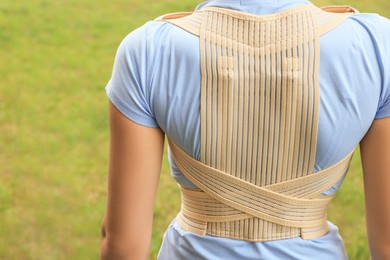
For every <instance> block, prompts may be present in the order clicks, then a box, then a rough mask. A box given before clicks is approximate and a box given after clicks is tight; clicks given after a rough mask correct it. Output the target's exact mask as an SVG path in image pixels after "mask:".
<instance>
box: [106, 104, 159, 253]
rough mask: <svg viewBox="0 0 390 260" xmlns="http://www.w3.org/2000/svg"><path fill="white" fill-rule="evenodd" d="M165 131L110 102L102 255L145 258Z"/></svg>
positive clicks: (149, 237)
mask: <svg viewBox="0 0 390 260" xmlns="http://www.w3.org/2000/svg"><path fill="white" fill-rule="evenodd" d="M163 148H164V133H163V132H162V131H161V130H160V129H159V128H150V127H145V126H141V125H139V124H137V123H135V122H133V121H131V120H129V119H128V118H126V117H125V116H124V115H122V113H120V112H119V111H118V110H117V108H116V107H115V106H114V105H113V104H112V103H110V156H109V167H108V198H107V209H106V215H105V217H104V220H103V226H102V241H101V251H100V257H101V259H110V260H114V259H137V260H138V259H146V257H147V255H148V249H149V244H150V239H151V234H152V222H153V204H154V200H155V195H156V189H157V184H158V180H159V176H160V169H161V162H162V154H163Z"/></svg>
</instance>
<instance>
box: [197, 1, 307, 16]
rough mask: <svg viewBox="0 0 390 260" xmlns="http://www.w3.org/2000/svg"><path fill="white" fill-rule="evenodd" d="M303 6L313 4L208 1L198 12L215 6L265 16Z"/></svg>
mask: <svg viewBox="0 0 390 260" xmlns="http://www.w3.org/2000/svg"><path fill="white" fill-rule="evenodd" d="M302 4H311V3H310V2H309V1H308V0H206V1H205V2H203V3H201V4H199V5H198V6H197V8H196V10H200V9H203V8H205V7H209V6H214V7H221V8H228V9H233V10H237V11H241V12H247V13H251V14H257V15H264V14H271V13H277V12H282V11H284V10H286V9H289V8H292V7H295V6H297V5H302Z"/></svg>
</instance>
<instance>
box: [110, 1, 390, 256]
mask: <svg viewBox="0 0 390 260" xmlns="http://www.w3.org/2000/svg"><path fill="white" fill-rule="evenodd" d="M274 2H275V3H277V1H272V3H271V2H270V1H245V3H244V1H241V2H239V1H219V0H216V1H208V2H206V3H204V4H202V5H201V6H199V9H200V8H204V7H206V6H218V7H224V8H231V9H235V10H239V11H244V12H250V13H253V14H257V15H263V14H267V13H275V12H280V11H283V10H285V9H287V8H291V7H293V6H295V5H299V4H308V2H306V1H294V0H291V1H288V0H284V1H279V3H278V4H274ZM242 3H243V4H242ZM389 24H390V23H389V21H388V20H386V19H384V18H381V17H379V16H376V15H366V14H358V15H354V16H353V17H351V18H349V19H348V20H347V21H345V22H344V23H343V24H341V25H339V26H338V27H337V28H335V29H333V30H332V31H331V32H329V33H327V34H325V35H323V36H322V37H321V38H320V40H321V59H320V73H319V81H320V112H319V127H318V139H317V151H316V159H315V170H316V171H319V170H322V169H324V168H327V167H329V166H331V165H333V164H334V163H336V162H337V161H339V160H340V159H342V158H343V157H344V156H346V155H347V154H348V153H349V152H350V151H351V150H353V148H354V147H356V146H357V145H358V144H359V142H360V140H361V139H362V138H363V136H364V135H365V133H366V132H367V130H368V129H369V127H370V125H371V124H372V122H373V120H374V119H375V118H383V117H387V116H389V115H390V75H389V74H388V71H390V69H389V68H390V61H389V59H387V60H386V59H382V58H381V57H389V55H390V48H389V43H390V36H389V35H390V25H389ZM382 30H383V31H382ZM385 30H387V32H386V31H385ZM385 37H387V39H386V38H385ZM199 62H200V57H199V39H198V38H197V37H196V36H194V35H191V34H189V33H188V32H186V31H184V30H182V29H180V28H178V27H175V26H173V25H171V24H169V23H164V22H157V21H154V22H149V23H147V24H146V25H144V26H143V27H141V28H140V29H138V30H137V31H135V32H133V33H132V34H130V35H129V36H128V37H127V38H126V39H125V40H124V42H123V43H122V44H121V47H120V49H119V51H118V55H117V60H116V63H115V68H114V73H113V76H112V79H111V81H110V83H109V85H108V86H107V92H108V95H109V97H110V99H111V101H112V102H113V104H114V105H115V106H116V107H117V108H118V109H119V110H120V111H121V112H122V113H123V114H125V115H126V116H127V117H129V118H130V119H131V120H133V121H135V122H136V123H138V124H141V125H145V126H150V127H160V128H161V129H162V130H163V131H164V132H165V133H166V134H167V135H168V136H169V137H170V138H171V139H172V140H174V141H175V142H176V143H177V144H178V145H179V146H180V147H181V148H182V149H183V150H185V151H186V152H187V153H188V154H190V155H192V156H193V157H195V158H199V149H200V145H199V143H200V140H199V138H200V115H199V108H200V84H201V83H200V82H201V76H200V67H199ZM170 163H171V169H172V174H173V176H174V177H175V179H176V180H177V181H178V182H179V183H180V184H181V185H182V186H185V187H190V188H191V187H192V188H193V187H194V185H193V184H192V183H191V182H190V181H189V180H188V179H187V178H185V177H184V176H183V174H182V173H181V172H180V170H179V169H178V168H177V167H176V165H175V163H174V161H173V160H172V159H171V160H170ZM336 186H337V185H336ZM335 189H337V187H334V188H333V189H330V190H329V191H327V193H332V192H334V190H335ZM313 255H316V258H318V259H343V258H346V256H345V252H344V249H343V246H342V242H341V239H340V237H339V235H338V231H337V228H336V227H335V226H333V225H331V231H330V232H329V233H328V234H327V235H325V236H323V237H320V238H317V239H314V240H302V239H301V238H292V239H285V240H276V241H269V242H259V243H249V242H245V241H239V240H231V239H227V238H217V237H212V236H207V235H206V236H197V235H195V234H192V233H189V232H186V231H184V230H183V229H181V227H179V226H178V225H177V223H176V222H173V223H172V224H171V226H170V227H169V228H168V230H167V233H166V234H165V238H164V242H163V246H162V249H161V252H160V258H161V259H176V258H177V259H182V258H206V259H219V258H221V259H222V258H225V259H226V258H228V259H251V258H253V259H283V258H286V259H293V258H299V259H304V258H305V256H306V257H307V258H308V259H311V258H312V256H313Z"/></svg>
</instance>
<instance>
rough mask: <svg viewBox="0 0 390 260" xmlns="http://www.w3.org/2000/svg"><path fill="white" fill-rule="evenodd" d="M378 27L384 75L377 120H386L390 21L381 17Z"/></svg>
mask: <svg viewBox="0 0 390 260" xmlns="http://www.w3.org/2000/svg"><path fill="white" fill-rule="evenodd" d="M377 26H378V29H379V33H378V35H377V37H378V41H377V48H378V53H377V56H378V59H379V65H380V69H381V75H382V86H381V87H382V89H381V94H380V97H379V104H378V111H377V114H376V116H375V118H384V117H389V116H390V58H389V57H390V20H389V19H386V18H384V17H381V16H379V17H378V25H377Z"/></svg>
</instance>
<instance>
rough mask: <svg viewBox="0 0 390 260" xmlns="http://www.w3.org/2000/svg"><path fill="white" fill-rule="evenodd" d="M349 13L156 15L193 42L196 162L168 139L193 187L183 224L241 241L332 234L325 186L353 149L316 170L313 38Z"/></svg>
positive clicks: (185, 198)
mask: <svg viewBox="0 0 390 260" xmlns="http://www.w3.org/2000/svg"><path fill="white" fill-rule="evenodd" d="M324 10H325V11H324ZM329 11H331V12H329ZM354 12H356V10H354V9H352V8H350V7H330V8H326V9H318V8H316V7H314V6H313V5H305V6H299V7H297V8H293V9H289V10H287V11H284V12H281V13H277V14H271V15H264V16H256V15H250V14H246V13H242V12H238V11H232V10H228V9H221V8H214V7H211V8H205V9H203V10H201V11H197V12H195V13H192V14H189V13H177V14H171V15H167V16H163V17H160V18H158V19H159V20H164V21H168V22H170V23H172V24H174V25H177V26H178V27H180V28H182V29H184V30H186V31H188V32H190V33H192V34H194V35H197V36H199V41H200V62H201V64H200V68H201V102H200V103H201V108H200V120H201V135H200V160H199V161H197V160H195V159H194V158H192V157H191V156H189V155H188V154H186V153H185V152H184V151H183V150H182V149H180V148H179V147H178V146H177V145H176V144H175V143H174V142H173V141H172V140H171V139H169V146H170V149H171V152H172V155H173V158H174V160H175V162H176V164H177V166H178V167H179V169H180V170H181V171H182V172H183V174H184V175H185V176H186V177H187V178H188V179H189V180H191V181H192V182H193V183H194V184H195V185H196V186H197V187H199V189H200V190H194V189H187V188H184V187H180V188H181V192H182V209H181V212H180V213H179V214H178V216H177V223H178V224H179V225H180V226H181V227H182V228H183V229H184V230H187V231H191V232H194V233H196V234H199V235H205V234H209V235H213V236H220V237H227V238H232V239H239V240H247V241H268V240H276V239H286V238H292V237H297V236H300V237H302V238H303V239H312V238H316V237H320V236H322V235H324V234H326V233H327V232H328V231H329V227H328V225H327V214H326V211H327V206H328V204H329V202H330V200H331V199H332V196H330V195H329V196H328V195H323V192H324V191H326V190H328V189H329V188H331V187H332V186H334V185H335V184H336V183H337V182H338V181H339V180H340V179H341V178H342V177H343V176H344V174H345V173H346V171H347V169H348V167H349V163H350V160H351V157H352V154H353V152H351V153H350V154H348V155H347V156H346V157H345V158H343V159H342V160H341V161H339V162H338V163H336V164H335V165H333V166H331V167H329V168H327V169H325V170H322V171H320V172H317V173H315V174H313V173H314V162H315V155H316V143H317V132H318V129H317V128H318V117H319V104H320V100H319V95H320V87H319V58H320V56H319V53H320V44H319V37H320V35H322V34H324V33H326V32H328V31H330V30H331V29H332V28H334V27H335V26H337V25H338V24H340V23H341V22H342V21H344V20H345V19H346V18H347V17H349V16H350V15H351V14H353V13H354Z"/></svg>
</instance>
